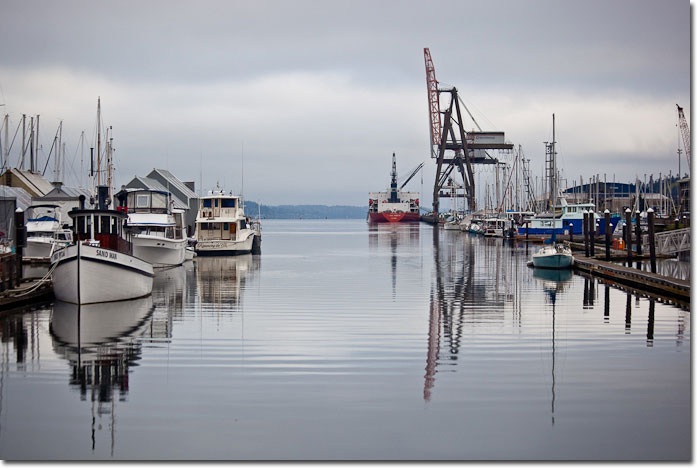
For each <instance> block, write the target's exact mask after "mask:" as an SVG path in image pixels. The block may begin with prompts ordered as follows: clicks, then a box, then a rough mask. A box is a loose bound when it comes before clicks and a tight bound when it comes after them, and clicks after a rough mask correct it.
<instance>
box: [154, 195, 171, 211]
mask: <svg viewBox="0 0 700 470" xmlns="http://www.w3.org/2000/svg"><path fill="white" fill-rule="evenodd" d="M152 197H153V202H152V203H151V207H153V208H155V209H167V208H168V202H167V199H168V197H167V196H166V195H165V194H161V193H153V194H152Z"/></svg>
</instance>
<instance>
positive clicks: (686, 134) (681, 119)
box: [676, 104, 690, 172]
mask: <svg viewBox="0 0 700 470" xmlns="http://www.w3.org/2000/svg"><path fill="white" fill-rule="evenodd" d="M676 107H677V108H678V125H679V127H680V128H681V134H682V135H683V146H685V156H686V158H687V159H688V171H689V172H690V129H689V128H688V123H687V122H686V120H685V114H683V108H681V107H680V106H678V105H677V104H676Z"/></svg>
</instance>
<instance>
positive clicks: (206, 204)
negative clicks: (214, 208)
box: [202, 199, 211, 207]
mask: <svg viewBox="0 0 700 470" xmlns="http://www.w3.org/2000/svg"><path fill="white" fill-rule="evenodd" d="M202 207H211V199H202Z"/></svg>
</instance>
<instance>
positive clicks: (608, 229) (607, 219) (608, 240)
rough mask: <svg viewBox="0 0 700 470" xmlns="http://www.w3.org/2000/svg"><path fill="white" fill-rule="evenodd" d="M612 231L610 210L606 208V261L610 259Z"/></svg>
mask: <svg viewBox="0 0 700 470" xmlns="http://www.w3.org/2000/svg"><path fill="white" fill-rule="evenodd" d="M611 238H612V233H611V232H610V211H609V210H608V209H605V261H610V243H611V241H612V240H611Z"/></svg>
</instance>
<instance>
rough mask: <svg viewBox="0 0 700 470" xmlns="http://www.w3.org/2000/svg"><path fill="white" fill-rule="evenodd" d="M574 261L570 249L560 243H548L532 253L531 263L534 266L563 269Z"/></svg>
mask: <svg viewBox="0 0 700 470" xmlns="http://www.w3.org/2000/svg"><path fill="white" fill-rule="evenodd" d="M573 263H574V256H573V255H572V254H571V249H570V248H569V247H568V246H566V245H564V244H562V243H556V244H548V245H545V246H544V247H542V248H540V249H539V251H537V252H536V253H534V254H533V255H532V264H533V266H534V267H536V268H549V269H564V268H570V267H571V265H573Z"/></svg>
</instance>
